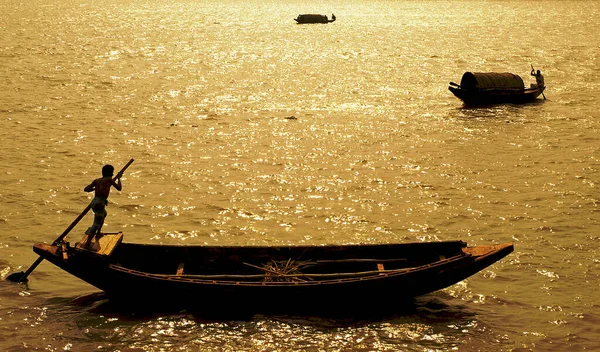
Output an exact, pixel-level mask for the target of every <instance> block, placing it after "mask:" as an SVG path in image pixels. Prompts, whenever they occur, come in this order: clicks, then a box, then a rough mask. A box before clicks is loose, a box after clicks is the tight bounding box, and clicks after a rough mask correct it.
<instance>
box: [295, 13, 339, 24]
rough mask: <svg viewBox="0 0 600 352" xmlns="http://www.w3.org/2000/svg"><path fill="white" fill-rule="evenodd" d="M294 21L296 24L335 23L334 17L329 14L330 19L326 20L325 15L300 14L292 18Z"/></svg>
mask: <svg viewBox="0 0 600 352" xmlns="http://www.w3.org/2000/svg"><path fill="white" fill-rule="evenodd" d="M294 21H296V23H298V24H303V23H330V22H333V21H335V15H334V14H331V19H328V18H327V16H326V15H319V14H301V15H298V17H296V18H294Z"/></svg>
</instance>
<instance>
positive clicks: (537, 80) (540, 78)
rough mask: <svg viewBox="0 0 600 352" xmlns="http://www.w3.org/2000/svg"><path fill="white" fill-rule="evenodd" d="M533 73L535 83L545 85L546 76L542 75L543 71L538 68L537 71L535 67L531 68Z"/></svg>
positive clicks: (540, 85) (539, 85)
mask: <svg viewBox="0 0 600 352" xmlns="http://www.w3.org/2000/svg"><path fill="white" fill-rule="evenodd" d="M531 75H532V76H535V83H537V86H538V87H540V88H541V87H544V86H545V85H544V76H543V75H542V73H541V72H540V70H537V73H536V72H535V70H534V69H533V67H532V68H531Z"/></svg>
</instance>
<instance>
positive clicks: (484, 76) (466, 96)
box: [448, 72, 546, 105]
mask: <svg viewBox="0 0 600 352" xmlns="http://www.w3.org/2000/svg"><path fill="white" fill-rule="evenodd" d="M545 88H546V87H545V86H538V85H536V84H532V85H531V86H530V88H525V85H524V83H523V79H522V78H521V77H520V76H518V75H515V74H512V73H496V72H486V73H482V72H465V73H464V74H463V76H462V79H461V81H460V85H458V84H456V83H454V82H450V86H449V87H448V89H449V90H450V91H451V92H452V93H453V94H454V95H455V96H456V97H457V98H459V99H460V100H462V101H463V102H464V104H466V105H487V104H499V103H514V104H521V103H527V102H531V101H533V100H535V99H536V98H537V97H538V96H540V94H542V95H543V92H544V89H545Z"/></svg>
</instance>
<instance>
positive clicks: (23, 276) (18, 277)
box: [6, 159, 133, 282]
mask: <svg viewBox="0 0 600 352" xmlns="http://www.w3.org/2000/svg"><path fill="white" fill-rule="evenodd" d="M131 163H133V159H131V160H129V162H128V163H127V164H126V165H125V166H123V168H122V169H121V171H119V173H118V174H117V175H116V176H115V177H113V181H116V180H118V179H119V178H120V177H121V176H123V173H124V172H125V170H127V168H128V167H129V165H131ZM91 208H92V206H91V203H90V204H88V206H87V207H85V209H83V211H82V212H81V214H79V216H78V217H77V218H76V219H75V220H73V222H72V223H71V225H69V227H67V228H66V230H65V231H64V232H63V233H62V234H61V235H60V236H58V238H57V239H55V240H54V242H52V245H53V246H54V245H56V244H57V243H58V242H60V241H62V240H63V238H65V237H66V236H67V234H68V233H69V232H71V230H72V229H73V228H74V227H75V225H77V223H78V222H79V221H80V220H81V219H83V217H84V216H85V214H87V213H88V211H90V209H91ZM43 260H44V258H42V257H39V258H38V259H37V260H36V261H35V262H33V264H31V266H30V267H29V269H27V271H26V272H22V271H19V272H17V273H12V274H10V275H8V277H7V278H6V279H7V280H10V281H14V282H27V277H28V276H29V274H31V272H32V271H33V270H35V268H36V267H37V266H38V265H40V263H41V262H42V261H43Z"/></svg>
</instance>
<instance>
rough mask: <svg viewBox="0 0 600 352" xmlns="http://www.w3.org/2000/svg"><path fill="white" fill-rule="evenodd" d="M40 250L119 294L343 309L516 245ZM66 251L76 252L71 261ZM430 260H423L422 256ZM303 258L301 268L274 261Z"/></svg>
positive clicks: (411, 292)
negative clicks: (290, 270)
mask: <svg viewBox="0 0 600 352" xmlns="http://www.w3.org/2000/svg"><path fill="white" fill-rule="evenodd" d="M34 251H35V252H36V253H37V254H39V255H40V256H42V257H43V258H44V259H46V260H48V261H50V262H52V263H53V264H55V265H56V266H58V267H59V268H61V269H63V270H65V271H66V272H68V273H70V274H72V275H74V276H76V277H78V278H80V279H82V280H83V281H85V282H87V283H89V284H91V285H93V286H95V287H97V288H99V289H100V290H102V291H105V292H106V293H107V294H108V296H109V297H111V298H113V299H116V300H125V301H131V302H135V301H140V299H141V298H143V300H144V301H145V302H147V301H150V302H155V304H159V303H160V304H173V303H176V304H182V305H190V306H194V307H195V308H199V309H202V310H206V311H210V310H211V309H223V307H229V308H230V309H234V310H251V311H253V312H267V311H276V312H291V311H295V312H314V311H319V312H323V311H329V312H340V311H344V310H347V309H348V307H352V309H353V310H354V309H356V310H360V309H366V310H372V309H377V308H385V307H391V306H394V305H402V304H403V303H404V302H407V301H410V300H412V299H413V298H414V297H416V296H420V295H423V294H427V293H430V292H433V291H436V290H440V289H443V288H445V287H448V286H451V285H453V284H455V283H457V282H459V281H462V280H464V279H466V278H468V277H470V276H472V275H473V274H475V273H477V272H479V271H481V270H482V269H484V268H486V267H488V266H490V265H492V264H493V263H495V262H497V261H498V260H500V259H502V258H503V257H505V256H506V255H508V254H509V253H511V252H512V251H513V245H512V244H510V243H507V244H501V245H494V246H479V247H467V246H466V244H465V243H464V242H460V241H451V242H435V243H412V244H390V245H366V246H359V245H356V246H304V247H200V246H198V247H195V246H192V247H189V246H185V247H184V246H157V245H142V244H127V243H120V244H119V245H118V246H117V248H116V249H115V250H114V252H113V253H111V254H110V255H98V254H96V253H95V252H93V251H88V250H84V249H81V248H72V247H69V248H67V249H66V253H67V255H66V256H65V255H63V253H62V251H61V247H60V245H58V246H52V245H46V244H36V245H34ZM65 257H66V258H67V259H65ZM420 257H421V258H420ZM286 261H287V263H288V264H289V263H298V264H295V265H297V267H298V268H301V269H300V270H299V271H297V273H296V274H291V275H288V274H281V272H280V273H276V272H274V273H270V272H269V270H272V269H269V267H268V266H267V264H268V263H271V262H279V263H285V262H286Z"/></svg>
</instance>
